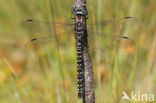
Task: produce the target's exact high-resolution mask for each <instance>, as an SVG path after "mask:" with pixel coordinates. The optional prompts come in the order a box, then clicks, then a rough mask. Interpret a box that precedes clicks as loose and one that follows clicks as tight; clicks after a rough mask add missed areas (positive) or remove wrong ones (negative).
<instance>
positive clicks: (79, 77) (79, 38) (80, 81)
mask: <svg viewBox="0 0 156 103" xmlns="http://www.w3.org/2000/svg"><path fill="white" fill-rule="evenodd" d="M76 50H77V80H78V97H79V98H82V96H83V91H84V61H83V53H82V51H83V43H82V36H81V35H77V36H76Z"/></svg>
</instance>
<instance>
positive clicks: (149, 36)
mask: <svg viewBox="0 0 156 103" xmlns="http://www.w3.org/2000/svg"><path fill="white" fill-rule="evenodd" d="M73 3H74V0H66V1H64V0H7V1H6V0H0V103H82V100H78V98H77V73H76V71H77V70H76V49H75V38H74V32H73V26H63V25H55V26H54V25H53V24H50V23H46V22H44V21H47V22H49V21H55V22H60V23H73V20H71V18H70V17H71V7H72V5H73ZM155 6H156V1H155V0H131V1H126V0H87V8H88V12H89V19H88V22H96V21H98V22H100V21H103V20H106V21H107V20H118V18H123V17H126V16H131V17H134V18H132V19H126V20H125V19H123V20H122V19H121V20H120V21H115V22H107V23H106V25H104V26H102V25H88V35H89V37H88V38H89V46H90V54H91V57H92V61H93V67H94V78H95V94H96V103H141V102H136V101H135V102H132V101H131V102H130V101H127V100H121V97H122V96H123V94H122V92H123V91H125V92H127V93H128V94H129V95H130V94H131V91H134V92H136V93H137V91H140V92H141V93H146V94H150V93H152V94H155V95H156V64H155V63H156V53H155V52H156V7H155ZM26 19H34V20H36V22H35V23H27V22H26V21H25V20H26ZM106 35H107V36H106ZM120 35H126V36H127V37H128V38H129V39H128V40H125V39H122V38H118V36H120ZM32 38H38V40H37V41H35V42H33V43H32V42H30V40H31V39H32ZM147 103H148V102H147ZM149 103H151V102H149ZM152 103H156V102H152Z"/></svg>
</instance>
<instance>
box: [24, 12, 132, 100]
mask: <svg viewBox="0 0 156 103" xmlns="http://www.w3.org/2000/svg"><path fill="white" fill-rule="evenodd" d="M78 12H79V13H81V12H80V11H77V12H75V13H78ZM132 18H133V17H130V16H126V17H123V18H118V19H115V20H105V21H98V22H87V23H86V25H91V26H92V25H96V26H98V25H100V26H106V25H107V24H111V23H116V22H118V23H121V22H123V21H126V20H129V19H132ZM24 22H25V23H27V24H30V25H31V24H39V25H40V24H43V25H48V26H52V25H55V26H56V29H57V27H58V26H64V27H65V28H69V31H68V33H67V34H71V33H72V32H73V33H74V31H75V32H76V33H77V34H81V32H79V30H78V29H81V28H78V29H77V30H76V29H75V28H74V26H75V25H77V27H79V25H81V23H80V24H79V23H78V22H76V21H74V22H71V23H64V22H49V21H40V20H34V19H27V20H25V21H24ZM43 25H42V26H43ZM58 28H59V27H58ZM71 28H72V30H71ZM30 29H31V28H30ZM38 30H39V29H38ZM88 31H89V29H88ZM88 34H90V33H88ZM109 36H110V37H112V38H119V39H129V38H128V37H127V36H125V35H119V36H114V35H105V34H104V37H109ZM75 38H76V52H77V69H78V70H77V72H78V74H77V75H78V77H77V78H78V97H79V98H82V96H83V90H84V84H83V77H82V76H81V75H82V74H83V71H82V68H83V62H82V61H83V58H82V46H81V45H82V44H81V42H79V41H80V40H81V36H77V37H75ZM49 40H51V38H49V37H34V38H32V39H30V40H29V41H28V42H27V43H26V46H28V44H33V43H34V42H38V41H39V42H47V41H49Z"/></svg>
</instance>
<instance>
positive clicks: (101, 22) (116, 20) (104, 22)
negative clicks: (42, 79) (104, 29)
mask: <svg viewBox="0 0 156 103" xmlns="http://www.w3.org/2000/svg"><path fill="white" fill-rule="evenodd" d="M130 19H133V17H129V16H128V17H122V18H117V19H114V20H113V19H112V20H104V21H97V22H88V23H87V24H88V25H100V26H106V25H108V24H112V23H122V22H125V21H127V20H130Z"/></svg>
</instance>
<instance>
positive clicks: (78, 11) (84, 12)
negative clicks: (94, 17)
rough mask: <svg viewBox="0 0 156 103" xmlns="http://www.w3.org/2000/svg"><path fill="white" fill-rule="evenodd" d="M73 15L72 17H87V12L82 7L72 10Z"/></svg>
mask: <svg viewBox="0 0 156 103" xmlns="http://www.w3.org/2000/svg"><path fill="white" fill-rule="evenodd" d="M73 14H74V15H87V11H86V10H85V9H84V8H82V7H79V8H74V10H73Z"/></svg>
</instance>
